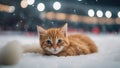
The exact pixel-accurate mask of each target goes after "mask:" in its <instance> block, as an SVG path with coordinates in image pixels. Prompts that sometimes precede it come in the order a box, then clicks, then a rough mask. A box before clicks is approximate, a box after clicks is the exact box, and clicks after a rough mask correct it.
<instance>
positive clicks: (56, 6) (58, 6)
mask: <svg viewBox="0 0 120 68" xmlns="http://www.w3.org/2000/svg"><path fill="white" fill-rule="evenodd" d="M53 8H54V9H55V10H59V9H60V8H61V3H60V2H54V4H53Z"/></svg>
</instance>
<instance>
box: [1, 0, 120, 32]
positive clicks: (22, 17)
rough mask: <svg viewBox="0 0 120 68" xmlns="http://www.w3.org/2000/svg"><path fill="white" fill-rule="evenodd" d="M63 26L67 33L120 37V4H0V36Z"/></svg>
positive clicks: (83, 0) (77, 0) (119, 0)
mask: <svg viewBox="0 0 120 68" xmlns="http://www.w3.org/2000/svg"><path fill="white" fill-rule="evenodd" d="M65 23H68V24H69V29H68V31H69V32H81V33H84V32H88V33H94V34H101V33H102V34H103V33H105V34H119V33H120V0H0V32H4V31H20V32H33V33H36V31H37V30H36V25H40V26H42V27H44V28H46V29H47V28H51V27H60V26H63V24H65Z"/></svg>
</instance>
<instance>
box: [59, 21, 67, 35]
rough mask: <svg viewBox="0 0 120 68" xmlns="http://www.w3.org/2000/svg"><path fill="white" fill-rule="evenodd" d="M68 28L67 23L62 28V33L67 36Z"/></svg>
mask: <svg viewBox="0 0 120 68" xmlns="http://www.w3.org/2000/svg"><path fill="white" fill-rule="evenodd" d="M67 28H68V24H67V23H66V24H65V25H64V26H63V27H62V28H61V29H60V30H61V32H62V33H64V35H65V36H67Z"/></svg>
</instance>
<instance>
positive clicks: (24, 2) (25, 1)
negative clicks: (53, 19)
mask: <svg viewBox="0 0 120 68" xmlns="http://www.w3.org/2000/svg"><path fill="white" fill-rule="evenodd" d="M20 5H21V7H22V8H26V7H27V6H28V3H27V0H22V1H21V3H20Z"/></svg>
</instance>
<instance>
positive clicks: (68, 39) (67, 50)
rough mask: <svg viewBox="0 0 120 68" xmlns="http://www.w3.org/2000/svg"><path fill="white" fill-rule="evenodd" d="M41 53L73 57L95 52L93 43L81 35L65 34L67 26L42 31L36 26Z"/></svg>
mask: <svg viewBox="0 0 120 68" xmlns="http://www.w3.org/2000/svg"><path fill="white" fill-rule="evenodd" d="M37 30H38V35H39V42H40V46H41V49H42V53H43V54H45V55H56V56H75V55H81V54H90V53H94V52H97V51H98V49H97V47H96V45H95V44H94V42H93V41H92V40H91V39H90V38H89V37H87V36H85V35H83V34H74V35H68V34H67V24H65V25H64V26H63V27H61V28H50V29H47V30H45V29H43V28H42V27H41V26H37Z"/></svg>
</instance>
